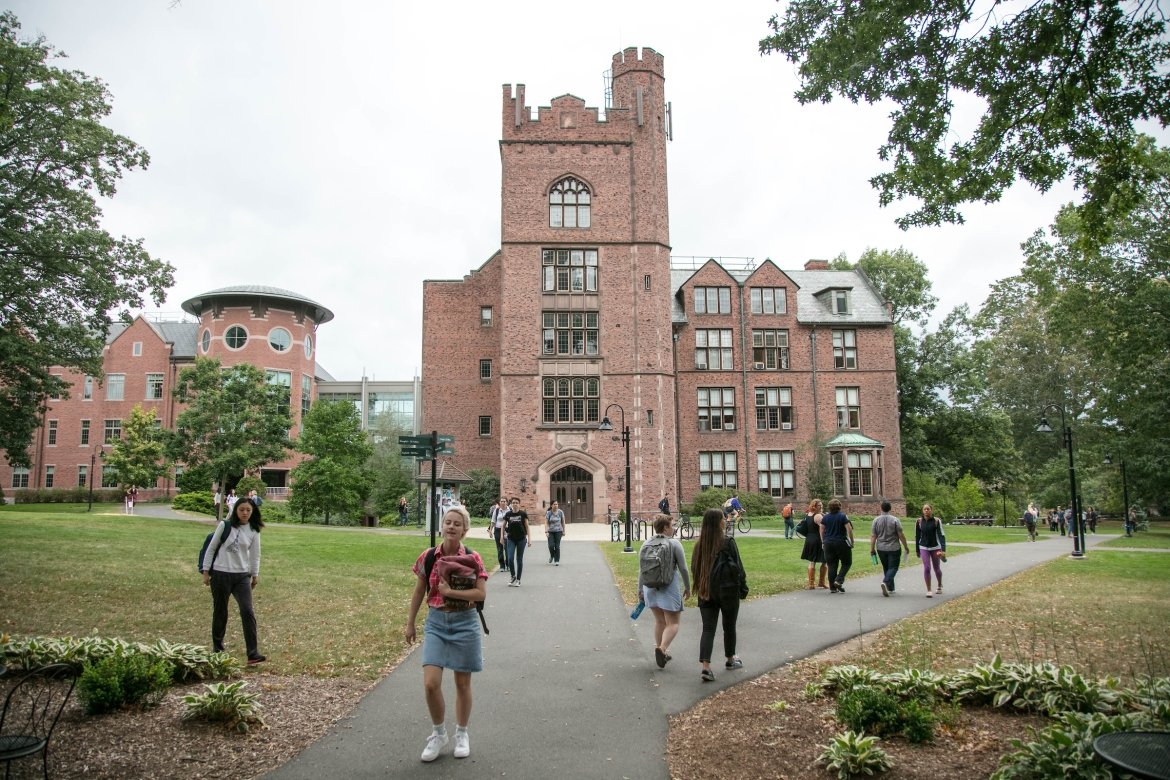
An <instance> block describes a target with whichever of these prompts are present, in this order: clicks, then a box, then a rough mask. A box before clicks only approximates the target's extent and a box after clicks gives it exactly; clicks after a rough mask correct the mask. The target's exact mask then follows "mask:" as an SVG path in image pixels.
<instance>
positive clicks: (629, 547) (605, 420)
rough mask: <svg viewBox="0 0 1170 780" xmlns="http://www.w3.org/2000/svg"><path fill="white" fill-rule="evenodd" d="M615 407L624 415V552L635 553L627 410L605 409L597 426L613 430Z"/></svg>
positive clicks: (600, 429) (609, 407)
mask: <svg viewBox="0 0 1170 780" xmlns="http://www.w3.org/2000/svg"><path fill="white" fill-rule="evenodd" d="M615 406H616V407H617V410H618V411H619V412H621V413H622V446H624V447H625V448H626V547H625V549H624V550H623V552H633V551H634V548H633V546H632V545H631V544H630V522H631V521H630V491H631V490H632V489H633V487H632V485H631V484H630V427H629V426H628V425H626V410H625V409H623V408H622V407H621V405H620V404H610V405H609V406H607V407H605V414H603V415H602V416H601V425H598V426H597V430H599V431H612V430H613V423H611V422H610V421H609V410H610V409H612V408H614V407H615Z"/></svg>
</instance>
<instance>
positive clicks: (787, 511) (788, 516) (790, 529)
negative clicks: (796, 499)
mask: <svg viewBox="0 0 1170 780" xmlns="http://www.w3.org/2000/svg"><path fill="white" fill-rule="evenodd" d="M780 516H781V517H783V518H784V538H785V539H795V538H796V524H795V523H794V522H793V521H792V502H791V501H789V502H788V503H787V504H785V505H784V508H783V509H781V510H780Z"/></svg>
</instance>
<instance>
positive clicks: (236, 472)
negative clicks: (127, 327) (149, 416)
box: [168, 358, 292, 489]
mask: <svg viewBox="0 0 1170 780" xmlns="http://www.w3.org/2000/svg"><path fill="white" fill-rule="evenodd" d="M175 397H176V399H177V400H178V401H179V402H180V403H183V404H186V405H187V408H186V409H184V410H183V411H182V412H181V413H180V414H179V416H178V418H177V419H176V420H175V430H174V431H173V432H172V434H171V437H170V442H169V445H168V452H169V454H170V456H171V458H172V459H173V460H176V461H178V462H180V463H185V464H189V465H192V466H196V467H205V468H206V469H208V470H209V471H210V473H211V474H213V475H215V479H216V481H217V482H218V483H219V485H220V487H221V489H222V487H223V486H224V485H225V484H226V483H227V481H228V479H229V478H230V477H235V476H240V475H242V474H243V473H244V472H245V471H247V470H249V469H258V468H260V467H261V466H263V465H265V464H267V463H272V462H273V461H277V460H281V459H283V458H284V457H285V456H286V455H287V454H288V447H289V441H288V430H289V428H291V427H292V418H291V417H290V416H289V392H288V388H287V387H282V386H280V385H275V384H270V383H269V382H268V381H267V378H266V376H265V374H264V372H263V371H261V370H260V369H258V368H256V367H255V366H253V365H249V364H247V363H239V364H237V365H234V366H231V367H230V368H222V367H221V366H220V363H219V361H218V360H213V359H210V358H196V359H195V365H194V366H191V367H189V368H184V369H183V370H182V371H181V372H179V381H178V383H177V385H176V388H175Z"/></svg>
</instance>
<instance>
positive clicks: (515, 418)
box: [420, 48, 903, 522]
mask: <svg viewBox="0 0 1170 780" xmlns="http://www.w3.org/2000/svg"><path fill="white" fill-rule="evenodd" d="M609 84H610V89H609V90H607V92H608V94H607V106H606V110H605V114H604V117H603V116H601V115H600V114H599V112H598V110H597V109H596V108H589V107H586V105H585V103H584V101H582V100H581V99H579V98H577V97H574V96H573V95H562V96H561V97H557V98H554V99H553V100H552V103H551V105H550V106H547V107H541V108H539V109H538V110H537V111H536V113H535V115H534V114H533V113H532V110H531V109H530V108H529V107H528V106H527V104H526V103H525V94H524V86H523V85H522V84H521V85H517V86H516V88H515V89H513V88H512V86H511V85H505V86H504V90H503V103H502V109H503V111H502V113H503V128H502V137H501V141H500V159H501V168H502V183H503V186H502V214H503V219H502V227H501V242H500V249H499V251H498V252H496V253H495V254H494V255H492V257H491V258H489V259H488V261H487V262H486V263H484V264H483V265H482V266H481V267H479V268H478V269H476V270H474V271H472V272H471V273H470V274H468V275H467V276H465V277H464V278H463V279H462V280H428V281H426V282H425V283H424V288H423V361H422V363H423V377H422V384H423V389H424V394H423V399H424V400H423V407H422V415H421V416H422V424H421V426H420V427H421V429H422V430H424V431H427V430H438V431H439V432H441V433H446V434H453V435H455V437H456V450H457V453H458V455H457V458H456V460H457V461H458V463H459V464H460V466H461V467H463V468H464V469H467V468H475V467H488V468H491V469H493V470H495V471H496V472H497V473H498V474H499V475H500V483H501V489H502V490H503V492H505V493H506V494H509V495H511V494H515V495H519V496H520V497H521V501H522V503H523V504H524V505H525V506H526V507H527V508H528V509H529V510H532V509H536V508H543V507H544V506H547V504H548V503H549V502H550V501H551V500H553V499H556V500H558V501H559V502H560V504H561V507H562V508H563V509H564V510H565V512H566V516H567V517H568V518H569V519H570V520H571V521H578V522H579V521H595V520H598V519H601V518H603V517H604V515H605V512H606V511H607V509H610V508H612V509H614V510H615V511H616V510H617V509H618V508H620V507H622V506H624V504H625V494H624V491H625V490H626V487H627V486H625V485H624V484H622V483H623V481H624V467H625V457H624V452H623V448H622V445H621V443H620V441H615V438H616V437H615V436H614V435H613V433H612V432H601V431H599V430H598V425H599V423H600V421H601V419H602V418H603V417H606V416H609V417H610V418H611V420H612V422H613V424H614V426H615V428H616V429H617V430H619V431H620V429H621V428H622V427H623V426H626V425H628V426H629V427H630V431H631V439H630V448H631V452H630V457H631V467H632V472H631V482H632V483H633V484H632V485H630V486H629V488H630V489H631V490H632V494H631V504H632V508H633V512H634V513H635V514H643V515H645V514H650V513H652V512H653V511H654V507H655V506H656V505H657V503H658V501H659V499H660V498H661V497H662V496H664V495H665V496H670V497H671V499H672V502H673V503H674V504H675V505H677V504H678V502H679V499H681V500H683V501H689V500H690V499H691V498H692V497H693V496H694V494H695V493H696V492H698V491H699V490H701V489H702V488H704V487H708V486H728V487H730V486H735V487H739V488H741V489H745V490H758V489H764V490H767V491H768V492H770V493H771V494H773V495H774V496H776V497H777V498H778V499H779V498H788V497H791V498H796V499H798V500H802V499H804V498H805V497H806V496H805V492H804V490H803V483H804V479H805V476H806V473H807V469H808V464H809V462H810V460H811V453H812V452H813V448H814V447H815V446H824V447H827V449H828V451H829V455H830V458H831V461H832V464H833V469H834V477H835V479H836V480H837V487H838V490H837V492H838V494H839V495H841V496H842V497H843V498H845V499H846V501H847V505H848V506H849V507H850V509H852V510H854V511H869V510H871V509H873V508H875V507H876V505H877V503H878V501H879V500H880V498H881V497H889V498H890V499H891V500H893V501H894V502H895V503H897V504H899V505H902V504H903V501H902V480H901V462H900V457H899V442H898V427H897V426H898V413H897V398H896V381H895V375H894V357H893V328H892V324H891V320H890V316H889V312H888V310H887V308H886V307H885V306H884V305H883V304H882V302H881V301H880V300H879V298H878V296H877V294H876V292H875V291H874V289H873V287H872V285H871V284H870V283H869V282H868V280H867V279H866V278H865V276H864V274H862V273H861V272H859V271H830V270H828V267H827V264H825V263H817V262H810V263H809V264H807V265H806V266H805V268H804V270H801V271H787V272H786V271H782V270H781V269H780V268H779V267H778V266H776V265H775V264H773V263H772V262H770V261H766V262H764V263H763V264H761V265H760V266H759V267H758V268H747V267H742V268H732V267H725V266H724V264H720V263H719V262H715V261H710V262H706V263H704V264H702V265H698V266H696V265H695V264H692V263H684V262H683V261H679V260H676V261H674V262H672V258H671V255H670V234H669V209H668V203H667V168H666V142H667V140H668V139H669V134H670V125H669V122H670V117H669V104H668V103H667V102H666V99H665V95H664V68H663V58H662V56H661V55H660V54H658V53H657V52H655V51H653V50H652V49H648V48H647V49H643V50H642V51H641V52H639V51H638V50H637V49H636V48H630V49H626V50H625V51H623V52H619V53H618V54H616V55H614V57H613V65H612V70H611V72H610V81H609ZM684 266H686V267H684ZM614 405H616V407H615V408H613V409H611V408H610V407H611V406H614Z"/></svg>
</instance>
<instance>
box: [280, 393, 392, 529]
mask: <svg viewBox="0 0 1170 780" xmlns="http://www.w3.org/2000/svg"><path fill="white" fill-rule="evenodd" d="M303 422H304V432H303V433H302V434H301V438H300V440H299V441H298V442H297V449H298V450H300V451H301V452H303V453H305V454H307V455H310V456H312V457H310V458H309V460H306V461H304V462H303V463H301V464H299V465H298V466H297V467H296V468H294V469H293V470H292V479H293V490H292V496H291V497H290V498H289V509H290V510H292V511H293V512H296V513H297V514H300V515H302V516H305V515H314V516H317V515H319V516H323V517H324V518H325V522H326V524H328V523H329V519H330V517H332V516H333V515H341V516H354V515H357V514H359V513H361V512H362V511H363V509H365V503H366V499H367V498H369V495H370V490H371V488H372V487H373V482H374V479H373V474H372V472H371V471H370V469H369V468H368V467H367V466H366V463H367V461H369V459H370V457H371V456H372V455H373V453H374V449H373V447H371V446H370V444H369V442H368V441H367V437H366V432H365V431H363V430H362V429H361V422H362V421H361V416H360V415H359V413H358V410H357V409H356V408H354V405H353V404H351V403H349V402H348V401H317V402H316V403H315V404H313V406H312V408H310V409H309V411H308V413H307V414H306V415H305V418H304V421H303Z"/></svg>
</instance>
